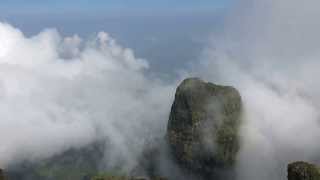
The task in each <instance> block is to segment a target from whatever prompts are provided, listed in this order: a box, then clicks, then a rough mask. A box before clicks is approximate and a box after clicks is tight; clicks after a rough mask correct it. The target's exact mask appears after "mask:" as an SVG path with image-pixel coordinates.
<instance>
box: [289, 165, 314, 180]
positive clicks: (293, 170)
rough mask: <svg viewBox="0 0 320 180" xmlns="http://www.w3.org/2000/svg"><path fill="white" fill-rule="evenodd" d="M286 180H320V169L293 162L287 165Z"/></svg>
mask: <svg viewBox="0 0 320 180" xmlns="http://www.w3.org/2000/svg"><path fill="white" fill-rule="evenodd" d="M288 180H320V169H319V167H317V166H316V165H313V164H310V163H307V162H294V163H291V164H289V165H288Z"/></svg>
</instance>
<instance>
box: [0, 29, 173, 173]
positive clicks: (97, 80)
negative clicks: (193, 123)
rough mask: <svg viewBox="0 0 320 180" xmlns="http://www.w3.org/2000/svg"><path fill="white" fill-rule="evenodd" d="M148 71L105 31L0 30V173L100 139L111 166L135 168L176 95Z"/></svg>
mask: <svg viewBox="0 0 320 180" xmlns="http://www.w3.org/2000/svg"><path fill="white" fill-rule="evenodd" d="M147 68H148V63H147V62H146V61H145V60H142V59H138V58H136V57H135V56H134V53H133V52H132V50H131V49H126V48H123V47H121V46H120V45H118V44H117V43H116V41H115V40H114V39H112V38H111V37H110V36H109V35H108V34H107V33H105V32H100V33H98V34H97V37H96V38H95V39H92V40H88V41H83V40H82V39H81V38H80V37H79V36H77V35H75V36H73V37H66V38H63V37H61V36H60V34H59V33H58V32H57V31H55V30H52V29H49V30H45V31H43V32H41V33H40V34H38V35H36V36H33V37H30V38H29V37H25V36H24V35H23V33H22V32H20V31H19V30H18V29H16V28H14V27H12V26H10V25H8V24H5V23H0V117H1V118H0V143H1V146H0V167H6V166H7V165H9V164H10V163H12V162H15V161H17V160H35V159H39V158H45V157H49V156H51V155H53V154H56V153H60V152H62V151H63V150H66V149H67V148H70V147H81V146H84V145H87V144H88V143H91V142H93V141H95V140H97V139H99V138H105V139H108V140H109V141H110V142H109V143H111V144H112V145H113V146H112V147H110V149H109V151H111V153H113V154H112V155H113V156H112V157H113V158H114V159H113V161H114V162H116V161H117V160H118V158H119V159H120V158H124V160H125V162H126V164H127V165H128V166H131V165H133V163H134V162H135V159H134V158H136V155H137V154H138V153H139V151H140V150H141V149H142V145H143V143H144V142H143V140H144V137H150V134H152V135H154V134H158V135H160V136H161V135H163V133H164V132H165V131H164V129H165V126H166V122H167V117H168V113H169V107H170V103H171V100H172V96H173V95H172V94H173V92H174V86H171V85H169V84H166V83H164V82H162V81H161V80H157V79H150V78H148V77H147V76H145V75H144V73H143V71H144V70H146V69H147ZM146 127H148V128H146ZM124 155H125V156H124ZM123 156H124V157H123Z"/></svg>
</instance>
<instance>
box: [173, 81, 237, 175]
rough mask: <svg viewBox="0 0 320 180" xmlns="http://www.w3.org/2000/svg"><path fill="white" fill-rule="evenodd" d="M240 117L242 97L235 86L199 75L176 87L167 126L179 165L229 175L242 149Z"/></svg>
mask: <svg viewBox="0 0 320 180" xmlns="http://www.w3.org/2000/svg"><path fill="white" fill-rule="evenodd" d="M240 116H241V97H240V94H239V92H238V91H237V90H236V89H235V88H233V87H229V86H219V85H215V84H213V83H207V82H204V81H202V80H200V79H199V78H189V79H186V80H184V81H183V82H182V83H181V84H180V85H179V87H178V88H177V91H176V94H175V100H174V103H173V105H172V108H171V113H170V118H169V123H168V129H167V140H168V143H169V147H170V149H171V151H172V154H173V156H174V157H175V159H176V160H177V162H178V164H179V165H181V166H182V167H184V168H186V169H188V170H189V171H192V172H195V173H198V174H200V175H204V176H205V177H219V174H230V172H229V170H230V169H232V167H233V165H234V163H235V160H236V156H237V152H238V150H239V134H238V131H239V125H240V121H241V117H240ZM224 171H226V173H223V172H224ZM227 172H228V173H227Z"/></svg>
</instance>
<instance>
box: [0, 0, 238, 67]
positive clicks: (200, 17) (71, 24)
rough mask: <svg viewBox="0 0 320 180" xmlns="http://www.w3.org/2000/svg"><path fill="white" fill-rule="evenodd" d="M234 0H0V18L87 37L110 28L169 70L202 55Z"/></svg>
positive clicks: (30, 29)
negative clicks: (225, 11)
mask: <svg viewBox="0 0 320 180" xmlns="http://www.w3.org/2000/svg"><path fill="white" fill-rule="evenodd" d="M233 1H235V0H76V1H75V0H27V1H26V0H0V21H2V22H8V23H10V24H12V25H14V26H15V27H17V28H19V29H21V30H22V31H23V33H25V34H26V35H27V36H29V35H35V34H37V33H39V32H40V31H42V30H43V29H47V28H54V29H57V30H58V31H59V32H60V33H62V34H64V35H73V34H78V35H80V36H81V37H84V38H86V37H88V36H89V37H90V36H92V35H94V34H95V33H97V32H99V31H106V32H108V33H110V34H111V36H112V37H114V38H115V39H116V40H117V41H118V42H119V43H121V44H122V45H123V46H125V47H130V48H132V49H133V50H134V52H135V53H136V54H137V56H138V57H141V58H145V59H147V60H148V61H149V62H150V64H151V67H152V68H154V69H153V71H162V72H166V73H167V72H171V71H172V69H174V67H176V66H182V65H187V64H188V63H187V62H190V61H192V60H195V59H196V58H197V57H199V56H200V53H201V52H202V49H203V47H204V46H206V40H207V39H208V36H209V34H210V33H211V32H213V31H215V30H217V29H219V28H220V27H221V25H220V23H219V19H218V18H217V17H218V16H219V15H220V14H221V12H224V10H226V9H228V7H230V5H231V4H232V2H233ZM173 50H174V51H173ZM171 51H172V52H171ZM163 52H168V53H163ZM155 69H156V70H155Z"/></svg>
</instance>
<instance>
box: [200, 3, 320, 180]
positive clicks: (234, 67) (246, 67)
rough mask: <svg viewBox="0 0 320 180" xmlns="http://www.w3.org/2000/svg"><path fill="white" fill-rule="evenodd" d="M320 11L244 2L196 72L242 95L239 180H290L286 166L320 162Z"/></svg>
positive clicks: (313, 6) (214, 39)
mask: <svg viewBox="0 0 320 180" xmlns="http://www.w3.org/2000/svg"><path fill="white" fill-rule="evenodd" d="M319 5H320V3H319V2H318V1H315V0H308V1H303V2H302V1H298V0H294V1H292V0H270V1H254V0H243V1H239V4H238V5H236V6H235V8H234V9H232V11H231V13H230V14H229V16H227V17H226V21H225V24H226V25H225V30H224V32H223V33H222V34H214V35H213V36H212V44H211V46H210V47H209V48H207V50H206V52H205V55H204V57H203V59H204V60H203V61H201V65H200V66H201V68H200V70H198V73H197V74H199V75H202V76H204V77H206V78H207V79H209V80H211V81H213V82H219V83H222V84H229V85H233V86H235V87H236V88H238V89H239V90H240V92H241V95H242V96H243V101H244V106H245V115H244V121H245V122H244V124H243V126H242V134H241V135H242V146H241V152H240V155H239V161H238V179H240V180H244V179H246V180H248V179H250V180H256V179H260V180H267V179H286V166H287V163H289V162H292V161H297V160H307V161H311V162H317V161H319V152H320V145H319V143H317V140H318V139H319V138H320V124H319V120H320V112H319V109H320V108H319V105H320V99H319V98H320V94H319V92H320V91H319V90H320V89H319V88H320V86H319V83H318V80H317V77H318V76H319V75H320V71H319V70H318V69H319V67H320V63H319V62H320V61H319V58H320V56H319V52H320V51H319V50H320V46H319V40H320V39H319V38H320V36H319V35H318V32H319V29H320V23H319V21H318V20H317V19H318V18H319V17H320V12H319V11H318V9H317V7H319Z"/></svg>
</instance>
